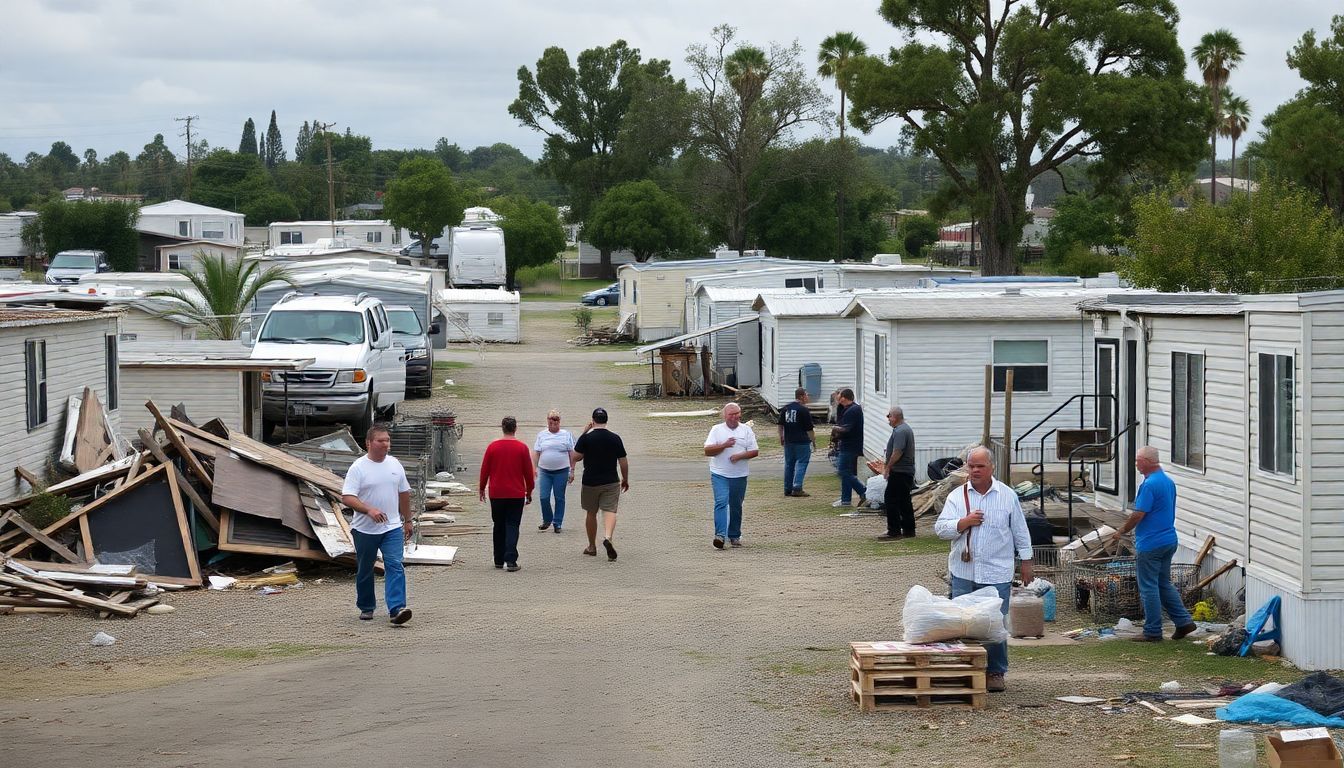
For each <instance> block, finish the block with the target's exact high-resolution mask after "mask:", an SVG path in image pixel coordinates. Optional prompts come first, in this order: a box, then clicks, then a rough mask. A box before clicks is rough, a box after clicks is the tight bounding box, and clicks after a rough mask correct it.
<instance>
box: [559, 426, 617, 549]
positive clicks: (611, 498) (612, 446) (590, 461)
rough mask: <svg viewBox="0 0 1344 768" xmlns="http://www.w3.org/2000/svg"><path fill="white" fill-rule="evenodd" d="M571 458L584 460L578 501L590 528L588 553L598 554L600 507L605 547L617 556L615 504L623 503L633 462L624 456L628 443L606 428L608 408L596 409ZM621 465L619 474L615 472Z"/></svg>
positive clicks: (585, 523) (575, 462)
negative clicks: (614, 539)
mask: <svg viewBox="0 0 1344 768" xmlns="http://www.w3.org/2000/svg"><path fill="white" fill-rule="evenodd" d="M570 461H571V465H572V464H577V463H578V462H580V461H582V462H583V489H582V492H581V493H580V496H579V504H580V506H582V507H583V511H584V512H586V513H587V518H586V519H585V520H584V527H585V528H587V530H588V548H587V549H585V550H583V554H585V555H593V556H596V555H597V512H598V510H601V511H602V512H604V513H605V514H603V516H602V528H603V531H604V533H605V538H603V539H602V546H603V547H605V548H606V550H607V559H608V560H615V559H616V547H615V546H614V545H613V544H612V542H611V539H612V537H613V536H615V535H616V507H617V505H618V504H619V503H620V500H621V493H622V492H623V491H628V490H630V464H629V462H627V461H626V458H625V444H624V443H622V442H621V438H620V436H619V435H617V434H616V433H615V432H612V431H611V430H610V429H607V411H606V409H605V408H597V409H595V410H594V411H593V420H592V421H590V422H588V426H587V427H586V428H585V429H584V430H583V434H582V435H579V439H578V441H577V442H575V444H574V450H573V451H572V452H571V455H570ZM617 467H619V468H620V476H619V477H618V476H617V474H616V469H617Z"/></svg>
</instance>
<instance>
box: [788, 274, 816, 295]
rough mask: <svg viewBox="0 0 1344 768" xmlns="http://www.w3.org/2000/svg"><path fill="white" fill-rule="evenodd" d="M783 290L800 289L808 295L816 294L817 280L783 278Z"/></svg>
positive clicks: (809, 278) (810, 278)
mask: <svg viewBox="0 0 1344 768" xmlns="http://www.w3.org/2000/svg"><path fill="white" fill-rule="evenodd" d="M784 287H785V288H802V289H803V290H805V291H807V292H808V293H816V292H817V278H815V277H786V278H784Z"/></svg>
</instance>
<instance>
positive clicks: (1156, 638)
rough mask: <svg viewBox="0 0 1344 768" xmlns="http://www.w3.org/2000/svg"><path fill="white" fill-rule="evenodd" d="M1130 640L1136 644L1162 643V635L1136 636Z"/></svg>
mask: <svg viewBox="0 0 1344 768" xmlns="http://www.w3.org/2000/svg"><path fill="white" fill-rule="evenodd" d="M1129 639H1130V641H1132V642H1135V643H1160V642H1162V636H1161V635H1135V636H1134V637H1131V638H1129Z"/></svg>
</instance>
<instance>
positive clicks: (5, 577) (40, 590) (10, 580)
mask: <svg viewBox="0 0 1344 768" xmlns="http://www.w3.org/2000/svg"><path fill="white" fill-rule="evenodd" d="M0 584H4V585H6V586H10V587H17V588H18V589H22V590H24V591H25V592H32V593H33V594H35V595H40V596H43V597H54V598H57V599H60V600H64V601H66V602H67V603H74V604H76V605H82V606H84V607H86V608H97V609H99V610H103V611H107V612H109V613H115V614H117V615H120V616H134V615H135V614H136V612H138V611H139V610H140V609H139V608H133V607H131V606H127V605H118V604H117V603H113V602H111V601H108V600H100V599H99V598H96V597H89V596H88V595H85V594H81V593H80V592H77V591H75V590H71V589H62V588H60V587H49V586H47V585H46V584H39V583H36V582H33V581H31V580H29V579H24V578H20V577H18V576H13V575H10V574H8V573H0Z"/></svg>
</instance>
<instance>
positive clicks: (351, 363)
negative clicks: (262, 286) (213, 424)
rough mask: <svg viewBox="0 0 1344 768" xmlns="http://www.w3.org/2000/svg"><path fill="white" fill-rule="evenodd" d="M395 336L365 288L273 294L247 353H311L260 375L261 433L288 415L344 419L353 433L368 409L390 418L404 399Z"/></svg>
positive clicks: (361, 427) (360, 433)
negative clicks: (301, 365) (292, 367)
mask: <svg viewBox="0 0 1344 768" xmlns="http://www.w3.org/2000/svg"><path fill="white" fill-rule="evenodd" d="M394 342H395V334H394V333H393V331H392V324H391V323H390V322H389V321H388V317H387V310H386V308H385V307H384V306H383V303H382V302H381V301H379V300H378V299H375V298H373V297H370V296H369V295H368V294H363V293H361V294H359V295H358V296H302V295H300V294H299V293H298V292H297V291H293V292H290V293H288V294H286V295H285V296H284V298H282V299H280V301H279V302H277V303H276V304H275V306H273V307H271V310H270V311H269V312H267V313H266V318H265V319H264V320H263V321H262V323H261V329H260V331H258V333H257V338H256V341H255V343H254V344H253V347H252V357H254V358H271V359H274V358H300V359H301V358H313V363H312V364H311V365H310V366H309V367H308V368H305V369H304V370H302V371H269V372H266V373H263V374H262V382H263V383H262V398H261V402H262V422H263V423H262V428H263V431H264V433H265V434H266V435H269V434H270V433H271V430H273V429H274V428H275V426H276V425H277V424H280V423H283V421H284V419H285V410H286V407H288V409H289V416H290V419H291V421H294V420H303V419H306V420H307V421H308V422H309V423H319V424H331V423H343V424H349V425H350V426H351V428H352V429H353V431H354V433H355V436H356V437H358V438H359V439H361V440H362V439H363V438H364V433H365V432H367V431H368V429H369V427H370V426H372V425H373V419H374V416H375V415H381V416H383V417H391V416H392V415H393V414H394V413H395V411H396V408H397V403H400V402H401V401H402V400H404V399H406V355H405V350H404V349H403V348H402V347H401V346H399V345H397V344H396V343H394Z"/></svg>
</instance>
